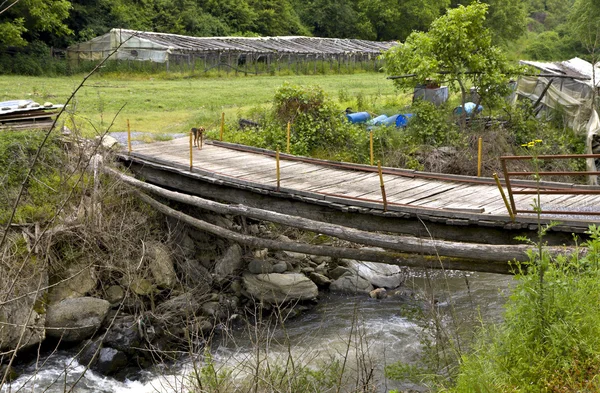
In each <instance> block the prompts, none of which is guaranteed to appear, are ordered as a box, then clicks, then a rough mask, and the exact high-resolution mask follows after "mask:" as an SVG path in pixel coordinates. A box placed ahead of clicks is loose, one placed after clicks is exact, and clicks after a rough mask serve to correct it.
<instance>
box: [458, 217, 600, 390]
mask: <svg viewBox="0 0 600 393" xmlns="http://www.w3.org/2000/svg"><path fill="white" fill-rule="evenodd" d="M588 234H589V235H590V240H589V241H587V242H586V243H584V247H585V248H586V250H587V254H585V255H584V256H579V254H578V253H574V254H573V255H570V256H567V257H557V258H555V259H554V260H552V259H551V258H550V257H549V256H548V255H547V253H545V252H544V251H543V249H542V248H541V247H540V248H539V249H538V251H537V252H532V253H531V255H530V259H531V260H530V262H529V263H528V264H527V267H528V269H527V271H526V272H524V271H522V270H521V267H519V266H517V268H518V271H519V274H518V275H517V278H518V280H519V283H518V285H517V286H516V288H515V289H514V291H513V294H512V296H511V297H510V299H509V301H508V304H507V306H506V315H505V321H504V323H503V324H501V325H500V326H498V327H492V328H489V329H486V330H484V331H483V332H482V334H481V338H480V340H479V342H478V344H477V345H476V347H475V350H474V351H473V353H472V354H471V355H469V356H466V357H465V358H464V362H463V364H462V366H461V368H460V372H459V375H458V379H457V384H456V387H455V388H454V389H452V390H451V391H452V392H457V393H459V392H515V391H519V392H597V391H599V390H600V379H599V378H598V375H599V373H600V301H599V300H600V264H599V261H600V228H599V227H596V226H595V225H593V226H591V227H590V229H589V231H588ZM540 251H541V252H540Z"/></svg>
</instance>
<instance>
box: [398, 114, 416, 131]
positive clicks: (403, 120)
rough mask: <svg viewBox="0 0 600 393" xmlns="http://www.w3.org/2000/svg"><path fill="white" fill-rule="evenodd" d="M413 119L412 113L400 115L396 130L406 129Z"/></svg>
mask: <svg viewBox="0 0 600 393" xmlns="http://www.w3.org/2000/svg"><path fill="white" fill-rule="evenodd" d="M411 117H413V114H412V113H405V114H403V115H398V117H397V118H396V128H402V127H406V126H407V125H408V122H409V121H410V118H411Z"/></svg>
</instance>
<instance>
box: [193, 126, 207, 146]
mask: <svg viewBox="0 0 600 393" xmlns="http://www.w3.org/2000/svg"><path fill="white" fill-rule="evenodd" d="M204 131H205V130H204V127H198V128H196V127H194V128H192V134H194V146H197V147H198V149H202V141H203V140H204ZM198 142H200V143H198Z"/></svg>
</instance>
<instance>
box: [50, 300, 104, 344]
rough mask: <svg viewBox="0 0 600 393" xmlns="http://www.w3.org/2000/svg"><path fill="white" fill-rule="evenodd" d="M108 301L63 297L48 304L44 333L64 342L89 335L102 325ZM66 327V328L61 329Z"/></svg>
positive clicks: (74, 340) (77, 339)
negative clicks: (59, 300) (56, 301)
mask: <svg viewBox="0 0 600 393" xmlns="http://www.w3.org/2000/svg"><path fill="white" fill-rule="evenodd" d="M109 309H110V303H109V302H107V301H106V300H103V299H97V298H93V297H79V298H74V299H65V300H63V301H61V302H59V303H56V304H50V305H49V306H48V310H47V313H46V334H47V335H48V337H53V338H61V337H62V341H65V342H76V341H82V340H85V339H86V338H89V337H91V336H92V335H93V334H94V333H95V332H96V330H98V328H99V327H100V325H102V321H103V320H104V317H106V314H107V313H108V310H109ZM62 328H67V329H62Z"/></svg>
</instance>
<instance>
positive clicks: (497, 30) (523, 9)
mask: <svg viewBox="0 0 600 393" xmlns="http://www.w3.org/2000/svg"><path fill="white" fill-rule="evenodd" d="M548 1H549V0H544V2H545V3H547V2H548ZM551 1H556V0H551ZM560 1H565V0H560ZM567 1H568V0H567ZM478 2H479V0H468V1H464V0H452V7H458V6H459V5H461V4H462V5H465V6H468V5H472V4H476V3H478ZM482 2H483V3H485V4H487V5H488V6H489V8H488V15H487V18H486V21H485V27H487V28H489V29H491V30H492V32H493V35H492V40H493V42H494V43H497V44H504V43H506V42H507V41H514V40H516V39H517V38H519V37H520V36H521V35H523V34H524V33H525V31H526V30H527V4H526V2H524V1H523V0H482Z"/></svg>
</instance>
